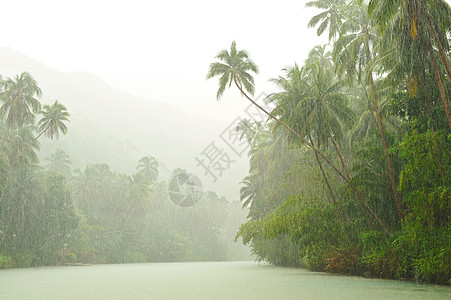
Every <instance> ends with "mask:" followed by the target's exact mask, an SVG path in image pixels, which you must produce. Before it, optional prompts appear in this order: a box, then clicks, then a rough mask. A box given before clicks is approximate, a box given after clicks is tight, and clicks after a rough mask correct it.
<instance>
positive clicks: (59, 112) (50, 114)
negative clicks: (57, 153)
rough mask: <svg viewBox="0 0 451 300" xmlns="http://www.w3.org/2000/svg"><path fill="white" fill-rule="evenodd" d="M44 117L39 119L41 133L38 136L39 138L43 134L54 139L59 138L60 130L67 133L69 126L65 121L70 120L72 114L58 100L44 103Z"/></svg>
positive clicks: (42, 112)
mask: <svg viewBox="0 0 451 300" xmlns="http://www.w3.org/2000/svg"><path fill="white" fill-rule="evenodd" d="M41 114H42V119H41V120H39V123H38V126H39V130H40V133H39V134H38V136H37V137H36V139H38V138H39V137H40V136H41V135H42V134H44V135H45V136H47V137H49V138H50V139H53V138H54V137H55V138H56V139H58V138H59V132H60V131H61V132H62V133H63V134H66V133H67V126H66V124H64V122H69V116H70V114H69V113H68V112H67V109H66V107H65V106H64V105H62V104H61V103H58V101H55V103H53V104H52V105H44V109H43V110H42V111H41Z"/></svg>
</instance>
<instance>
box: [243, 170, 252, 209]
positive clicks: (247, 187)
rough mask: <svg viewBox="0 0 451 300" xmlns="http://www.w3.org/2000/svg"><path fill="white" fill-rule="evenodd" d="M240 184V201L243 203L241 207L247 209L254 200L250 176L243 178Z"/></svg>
mask: <svg viewBox="0 0 451 300" xmlns="http://www.w3.org/2000/svg"><path fill="white" fill-rule="evenodd" d="M240 183H241V184H242V187H241V188H240V200H241V202H242V203H243V204H242V207H243V208H245V207H247V208H249V207H250V206H251V205H252V201H254V198H255V188H254V187H253V186H252V183H251V178H250V176H246V177H244V179H243V180H242V181H241V182H240Z"/></svg>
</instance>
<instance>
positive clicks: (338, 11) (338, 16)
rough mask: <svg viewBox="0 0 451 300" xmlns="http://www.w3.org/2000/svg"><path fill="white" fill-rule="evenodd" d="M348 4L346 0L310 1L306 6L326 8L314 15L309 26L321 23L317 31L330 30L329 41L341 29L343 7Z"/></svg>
mask: <svg viewBox="0 0 451 300" xmlns="http://www.w3.org/2000/svg"><path fill="white" fill-rule="evenodd" d="M345 5H346V1H345V0H316V1H310V2H308V3H307V4H306V5H305V6H306V7H316V8H319V9H324V11H323V12H321V13H320V14H318V15H316V16H314V17H313V18H312V19H311V20H310V22H309V23H308V27H315V26H316V25H317V24H318V23H320V22H321V24H320V25H319V26H318V29H317V30H316V33H317V34H318V35H321V34H323V33H324V31H326V30H327V29H328V30H329V41H330V40H332V39H334V38H335V37H336V36H337V35H338V33H339V31H340V25H341V23H342V19H343V15H342V12H343V8H344V7H345Z"/></svg>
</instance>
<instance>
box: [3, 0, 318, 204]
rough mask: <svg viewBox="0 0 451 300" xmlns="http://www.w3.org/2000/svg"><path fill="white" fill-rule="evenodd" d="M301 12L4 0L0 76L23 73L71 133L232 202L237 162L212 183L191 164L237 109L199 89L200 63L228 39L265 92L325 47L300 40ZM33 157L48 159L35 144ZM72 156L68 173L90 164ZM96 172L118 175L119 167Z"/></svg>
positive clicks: (234, 102) (240, 101) (288, 5)
mask: <svg viewBox="0 0 451 300" xmlns="http://www.w3.org/2000/svg"><path fill="white" fill-rule="evenodd" d="M304 5H305V1H282V2H278V3H277V5H276V4H275V3H272V2H261V1H246V2H242V1H232V2H228V3H227V5H221V4H219V3H212V2H211V1H194V2H192V1H191V2H189V3H187V2H185V1H175V2H173V1H170V2H164V1H163V2H161V1H160V2H153V1H151V2H148V1H131V2H127V3H119V2H113V3H111V1H78V2H76V3H75V2H74V3H70V4H68V3H64V4H63V3H60V2H58V1H39V3H37V2H35V1H9V2H6V3H5V7H4V10H5V11H16V10H20V11H21V18H22V20H24V21H22V22H20V23H19V24H17V22H15V18H14V17H13V16H12V15H11V14H7V15H6V16H5V18H4V20H3V22H4V23H5V24H8V23H9V24H15V25H14V26H11V30H9V31H7V32H6V33H5V36H4V37H3V38H2V40H1V41H0V46H4V47H8V49H3V51H6V52H7V53H4V54H3V55H2V58H1V60H2V62H1V65H0V67H1V69H2V73H3V74H5V75H12V74H17V73H20V72H23V71H29V72H30V73H31V74H32V75H33V76H34V77H35V79H36V80H37V81H38V83H39V84H40V86H42V89H43V91H44V94H45V96H46V97H48V101H49V102H50V101H53V100H54V99H58V100H60V102H63V103H64V104H65V105H66V106H67V107H68V108H69V109H70V112H71V113H72V115H74V120H73V121H72V122H73V123H74V124H75V125H73V126H77V125H76V124H77V123H78V118H80V120H81V119H83V120H84V122H87V123H89V124H92V125H93V126H94V127H95V128H98V130H99V131H100V132H101V133H102V135H105V136H107V137H111V138H115V139H117V140H118V141H120V142H121V143H123V144H124V147H125V148H126V149H125V151H127V152H130V154H131V155H132V158H133V159H136V158H139V157H141V156H142V155H144V154H150V155H153V156H155V157H157V158H158V159H160V160H161V163H162V164H163V165H165V166H167V168H168V169H174V168H176V167H182V168H185V169H188V170H191V171H192V172H195V173H196V174H197V175H198V176H200V177H201V179H202V181H203V182H204V184H205V185H206V186H207V187H210V188H211V189H214V190H216V191H218V193H220V194H222V195H225V196H226V197H227V198H228V199H230V200H237V199H238V197H239V193H238V192H239V185H238V183H239V182H240V181H241V179H242V178H243V177H244V176H245V175H246V173H247V170H248V164H247V158H246V156H245V155H244V156H242V157H238V156H235V157H234V158H233V159H234V160H235V162H234V163H233V164H232V165H231V166H230V169H228V170H227V171H226V172H223V174H221V178H220V180H217V181H216V182H214V180H213V177H211V176H208V175H205V172H204V170H203V169H202V168H201V167H199V166H197V162H196V160H195V157H196V156H198V155H199V154H200V153H201V152H202V151H203V150H204V149H205V148H206V147H207V146H208V145H209V144H210V143H211V142H213V141H215V140H217V142H216V144H218V146H221V147H223V148H227V145H225V144H224V143H223V142H222V144H221V139H220V138H219V136H220V135H221V133H222V132H223V131H224V130H226V129H227V127H228V126H229V125H230V124H231V123H232V122H233V121H234V120H235V119H236V118H237V117H238V116H243V115H245V110H246V108H247V107H248V106H249V102H248V101H246V100H245V99H244V98H243V97H241V96H240V94H239V93H238V92H237V91H233V90H232V91H229V92H226V94H225V95H224V97H223V99H222V100H221V101H217V100H216V90H217V82H216V80H210V81H206V80H205V77H206V73H207V70H208V65H209V64H210V63H211V61H212V59H213V58H214V56H215V55H216V54H217V52H218V51H219V49H222V48H224V45H226V44H229V43H230V42H231V41H232V40H236V41H237V42H238V43H239V44H238V45H239V46H240V47H242V48H245V49H247V50H248V51H250V52H251V55H252V58H253V60H254V61H255V62H256V63H257V64H258V63H259V62H265V63H264V64H262V65H261V70H260V74H259V75H258V76H256V77H255V80H256V95H259V94H260V93H262V92H265V93H267V94H269V93H270V92H273V91H274V90H275V88H274V87H273V86H272V85H271V84H269V83H268V79H269V78H271V77H275V76H276V74H278V73H279V72H280V69H282V68H283V67H285V66H287V65H289V64H292V63H293V62H294V61H303V60H304V59H305V58H306V57H307V53H308V51H309V50H310V48H311V45H314V44H319V43H322V42H324V41H325V39H324V37H317V36H316V32H315V30H313V29H311V30H305V28H306V27H307V22H308V17H307V16H308V15H311V14H312V12H314V11H315V9H311V8H310V9H307V8H305V7H304ZM23 7H26V9H25V10H24V9H22V8H23ZM233 20H239V21H233ZM301 28H302V29H303V30H300V29H301ZM10 50H11V51H10ZM12 51H14V52H18V53H15V54H12ZM22 55H24V56H22ZM44 102H45V101H44ZM119 120H120V121H119ZM71 131H72V130H70V132H69V137H70V135H71V134H72V133H71ZM74 134H76V132H74ZM69 137H68V139H70V138H69ZM62 140H63V142H62V143H63V145H64V143H65V141H64V140H65V139H64V138H63V139H62ZM59 145H60V147H62V146H61V143H60V144H59ZM50 147H51V149H52V150H54V149H55V147H56V146H50ZM63 148H64V150H69V151H71V150H70V149H67V148H66V147H63ZM94 148H95V147H94ZM42 151H43V152H44V153H45V154H46V155H47V153H48V152H50V151H49V150H47V145H43V147H42ZM228 151H230V149H228ZM72 154H73V155H72V156H77V157H78V158H77V157H76V158H75V159H76V160H79V161H80V165H78V164H76V165H77V166H81V164H83V163H86V162H99V160H98V159H88V158H85V157H79V156H80V154H79V153H72ZM232 154H233V152H232ZM124 159H128V158H127V157H126V156H125V157H124ZM129 161H130V159H129ZM104 162H106V163H109V164H112V165H113V166H115V167H117V168H119V170H120V171H128V172H129V171H130V169H126V168H124V167H123V166H122V167H121V165H123V164H122V163H121V162H120V161H117V160H113V159H108V158H104Z"/></svg>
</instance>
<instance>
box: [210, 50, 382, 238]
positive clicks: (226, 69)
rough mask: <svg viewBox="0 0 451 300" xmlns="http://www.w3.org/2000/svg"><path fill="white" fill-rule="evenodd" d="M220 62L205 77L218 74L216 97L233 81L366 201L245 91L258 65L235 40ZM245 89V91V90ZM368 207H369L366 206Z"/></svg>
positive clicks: (256, 71)
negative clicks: (237, 45)
mask: <svg viewBox="0 0 451 300" xmlns="http://www.w3.org/2000/svg"><path fill="white" fill-rule="evenodd" d="M216 58H217V59H219V60H220V62H214V63H211V64H210V67H209V71H208V74H207V79H210V78H213V77H216V76H220V78H219V89H218V93H217V96H216V97H217V99H220V98H221V96H222V95H223V93H224V91H225V89H226V87H227V85H228V86H229V87H230V86H231V85H232V83H235V85H236V86H237V88H238V89H239V90H240V92H241V94H242V95H243V96H244V97H246V98H247V99H248V100H249V101H250V102H251V103H252V104H254V105H255V106H257V107H258V108H259V109H260V110H261V111H263V112H264V113H265V114H267V115H268V116H269V117H271V118H272V119H273V120H275V121H276V122H277V123H278V124H280V125H281V126H283V127H284V128H286V129H287V130H288V131H289V132H291V133H293V134H294V135H295V136H296V137H297V138H298V139H299V141H300V142H301V143H304V144H305V145H307V146H308V147H310V148H311V149H312V150H313V151H314V152H315V153H317V154H318V155H319V156H320V157H321V158H322V159H324V160H325V161H326V163H327V164H328V165H329V166H331V167H332V169H333V170H334V171H335V172H336V173H337V174H338V175H339V176H340V177H341V178H343V180H345V181H346V182H347V183H348V184H349V186H350V187H351V189H352V190H353V191H354V193H355V194H356V197H358V198H359V199H360V200H361V201H362V202H363V203H364V204H365V205H368V203H367V202H366V201H365V199H363V197H362V196H361V195H360V194H359V193H358V191H357V190H356V189H355V187H354V186H352V184H350V183H349V179H348V178H347V177H346V176H345V175H344V174H343V173H342V172H341V171H340V170H339V169H338V168H337V167H336V166H335V165H334V164H333V163H332V162H331V161H330V160H329V159H328V158H327V157H326V156H325V155H324V154H323V153H321V152H320V151H319V150H318V149H317V148H316V147H315V146H314V145H312V144H311V143H310V142H308V141H307V140H306V139H305V138H304V137H303V136H302V135H300V134H299V133H298V132H296V131H295V130H293V129H292V128H291V127H289V126H288V125H287V124H286V123H284V122H282V121H281V120H280V119H278V118H277V117H275V116H274V115H273V114H271V113H270V112H268V111H267V110H266V109H264V108H263V107H261V106H260V105H259V104H257V103H256V102H255V101H254V100H253V99H252V98H250V96H249V95H248V94H247V93H246V91H247V92H248V93H249V94H250V95H252V94H253V93H254V89H255V88H254V79H253V77H252V75H251V74H249V72H251V71H252V72H254V73H258V67H257V66H256V65H255V63H254V62H253V61H252V60H250V58H249V55H248V53H247V51H244V50H240V51H238V50H237V49H236V42H235V41H233V42H232V45H231V47H230V52H229V51H227V50H225V49H224V50H221V51H220V52H219V54H218V55H217V56H216ZM245 90H246V91H245ZM368 208H369V207H368ZM369 209H370V211H371V212H372V213H373V215H374V217H375V218H376V220H377V221H378V222H379V223H380V224H381V226H382V227H383V228H384V229H385V231H386V232H387V233H389V232H390V231H389V230H388V228H387V227H386V226H385V224H383V222H382V220H380V218H379V217H378V216H377V215H376V214H375V212H374V210H372V209H371V208H369Z"/></svg>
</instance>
